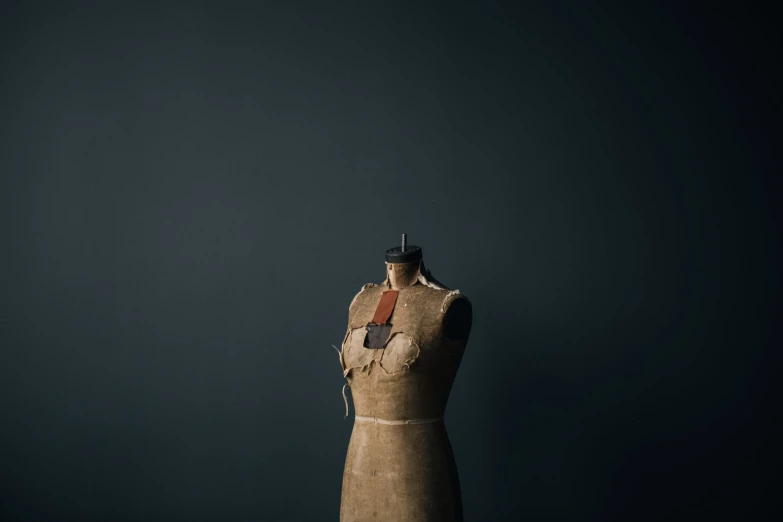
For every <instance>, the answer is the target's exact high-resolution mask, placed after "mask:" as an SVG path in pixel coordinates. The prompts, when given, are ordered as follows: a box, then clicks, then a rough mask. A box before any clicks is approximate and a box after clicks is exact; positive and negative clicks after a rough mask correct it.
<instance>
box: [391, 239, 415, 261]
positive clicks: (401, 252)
mask: <svg viewBox="0 0 783 522" xmlns="http://www.w3.org/2000/svg"><path fill="white" fill-rule="evenodd" d="M419 259H421V247H418V246H416V245H408V234H403V235H402V242H401V244H400V246H398V247H394V248H390V249H389V250H387V251H386V262H387V263H410V262H412V261H418V260H419Z"/></svg>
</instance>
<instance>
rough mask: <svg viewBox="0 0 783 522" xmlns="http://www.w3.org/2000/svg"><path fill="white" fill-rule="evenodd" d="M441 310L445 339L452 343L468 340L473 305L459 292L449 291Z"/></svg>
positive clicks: (471, 323)
mask: <svg viewBox="0 0 783 522" xmlns="http://www.w3.org/2000/svg"><path fill="white" fill-rule="evenodd" d="M441 310H442V311H443V312H444V313H445V316H444V317H443V331H444V333H445V334H446V337H448V338H449V339H451V340H453V341H462V340H466V339H467V338H468V335H469V334H470V329H471V326H472V325H473V305H472V304H471V303H470V300H468V298H467V297H465V296H464V295H463V294H462V293H461V292H460V291H459V290H450V291H449V292H448V294H447V295H446V296H444V300H443V304H442V305H441Z"/></svg>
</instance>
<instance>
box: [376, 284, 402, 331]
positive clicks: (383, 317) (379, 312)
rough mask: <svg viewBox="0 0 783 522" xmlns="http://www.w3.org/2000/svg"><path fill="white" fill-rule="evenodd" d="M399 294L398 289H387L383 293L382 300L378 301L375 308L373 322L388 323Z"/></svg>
mask: <svg viewBox="0 0 783 522" xmlns="http://www.w3.org/2000/svg"><path fill="white" fill-rule="evenodd" d="M399 294H400V293H399V292H398V291H397V290H387V291H386V292H384V293H383V294H381V301H380V302H379V303H378V308H376V309H375V315H374V316H373V318H372V322H373V323H375V324H386V322H387V321H388V320H389V317H391V314H392V312H393V311H394V305H395V303H396V302H397V296H398V295H399Z"/></svg>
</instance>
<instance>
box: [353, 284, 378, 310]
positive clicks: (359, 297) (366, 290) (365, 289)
mask: <svg viewBox="0 0 783 522" xmlns="http://www.w3.org/2000/svg"><path fill="white" fill-rule="evenodd" d="M380 291H381V289H380V285H377V284H375V283H367V284H366V285H364V286H362V288H361V289H360V290H359V292H357V293H356V295H355V296H353V299H352V300H351V304H350V305H349V306H348V310H349V311H350V310H352V309H353V308H354V307H355V306H357V305H361V303H362V302H364V301H365V300H366V299H367V298H371V297H372V296H375V295H377V294H379V293H380Z"/></svg>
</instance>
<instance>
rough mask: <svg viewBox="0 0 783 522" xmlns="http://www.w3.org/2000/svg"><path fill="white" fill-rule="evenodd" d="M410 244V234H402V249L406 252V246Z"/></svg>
mask: <svg viewBox="0 0 783 522" xmlns="http://www.w3.org/2000/svg"><path fill="white" fill-rule="evenodd" d="M407 244H408V234H403V235H402V248H401V249H400V250H401V251H402V252H405V247H406V246H407Z"/></svg>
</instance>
